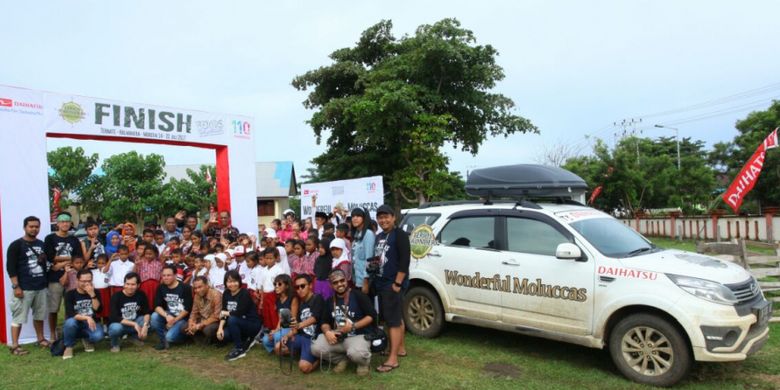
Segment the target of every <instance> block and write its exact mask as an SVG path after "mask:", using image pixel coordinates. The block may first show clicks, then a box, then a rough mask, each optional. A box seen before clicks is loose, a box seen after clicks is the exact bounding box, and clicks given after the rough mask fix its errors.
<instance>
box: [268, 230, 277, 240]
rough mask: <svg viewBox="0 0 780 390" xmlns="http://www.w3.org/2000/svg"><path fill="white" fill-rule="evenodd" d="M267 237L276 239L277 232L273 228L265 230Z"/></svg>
mask: <svg viewBox="0 0 780 390" xmlns="http://www.w3.org/2000/svg"><path fill="white" fill-rule="evenodd" d="M265 236H266V237H268V238H276V237H277V236H276V230H274V229H273V228H265Z"/></svg>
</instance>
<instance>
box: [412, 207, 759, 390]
mask: <svg viewBox="0 0 780 390" xmlns="http://www.w3.org/2000/svg"><path fill="white" fill-rule="evenodd" d="M401 225H402V227H403V228H404V229H405V230H406V231H407V232H410V233H412V237H411V240H410V241H411V243H412V251H413V254H414V253H416V257H419V258H418V259H412V263H411V266H410V281H411V284H410V289H409V291H408V292H407V294H406V296H405V300H404V309H403V312H404V320H405V323H406V327H407V328H408V329H409V330H410V331H411V332H412V333H414V334H417V335H420V336H424V337H435V336H437V335H438V334H439V333H440V332H441V330H442V327H443V326H444V323H445V322H457V323H464V324H471V325H476V326H483V327H489V328H495V329H501V330H506V331H511V332H517V333H522V334H527V335H532V336H539V337H545V338H549V339H554V340H560V341H565V342H570V343H574V344H578V345H584V346H588V347H592V348H599V349H601V348H605V347H607V348H609V351H610V355H611V356H612V359H613V361H614V363H615V365H616V366H617V368H618V369H619V370H620V371H621V372H622V373H623V374H624V375H625V376H627V377H628V378H630V379H632V380H634V381H637V382H641V383H646V384H652V385H657V386H670V385H673V384H675V383H676V382H678V381H679V380H681V379H682V378H683V377H684V376H685V375H686V374H687V372H688V370H689V369H690V367H691V366H692V364H693V361H694V360H696V361H717V362H726V361H737V360H744V359H745V358H746V357H747V356H748V355H750V354H752V353H754V352H756V351H757V350H758V349H759V348H761V346H762V345H763V344H764V343H765V342H766V340H767V338H768V334H769V328H768V319H769V318H770V317H771V310H772V308H771V304H770V303H769V302H768V301H767V300H766V299H765V298H764V296H763V294H762V292H761V291H760V289H759V288H758V283H757V282H756V280H755V279H754V278H753V277H752V276H751V275H750V274H749V273H748V272H747V271H745V270H744V269H743V268H741V267H739V266H737V265H735V264H733V263H730V262H726V261H721V260H718V259H715V258H712V257H708V256H704V255H699V254H696V253H690V252H684V251H679V250H664V249H660V248H657V247H655V246H654V245H653V244H652V243H651V242H650V241H648V240H647V239H645V238H644V237H642V236H641V235H639V234H638V233H637V232H635V231H634V230H633V229H630V228H628V227H626V226H625V225H624V224H622V223H621V222H620V221H618V220H616V219H615V218H613V217H611V216H609V215H607V214H605V213H602V212H600V211H598V210H595V209H592V208H589V207H585V206H583V205H581V204H578V203H576V202H573V201H570V200H564V199H561V198H558V199H557V201H555V202H552V203H533V202H529V201H519V202H514V201H513V202H495V203H491V202H470V201H463V202H451V203H444V204H432V205H427V206H423V207H420V208H417V209H412V210H409V211H408V212H407V213H406V215H405V217H404V219H403V221H402V223H401Z"/></svg>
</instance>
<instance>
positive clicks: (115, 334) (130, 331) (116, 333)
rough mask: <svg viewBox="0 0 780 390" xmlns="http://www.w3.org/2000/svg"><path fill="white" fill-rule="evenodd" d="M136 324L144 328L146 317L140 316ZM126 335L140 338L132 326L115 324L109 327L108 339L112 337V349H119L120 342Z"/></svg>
mask: <svg viewBox="0 0 780 390" xmlns="http://www.w3.org/2000/svg"><path fill="white" fill-rule="evenodd" d="M135 323H136V324H138V326H144V317H143V316H138V318H136V319H135ZM124 335H130V336H134V337H138V334H137V332H136V331H135V328H134V327H132V326H127V325H124V324H122V323H120V322H113V323H111V325H109V326H108V337H111V346H112V347H118V346H119V341H120V340H121V338H122V336H124Z"/></svg>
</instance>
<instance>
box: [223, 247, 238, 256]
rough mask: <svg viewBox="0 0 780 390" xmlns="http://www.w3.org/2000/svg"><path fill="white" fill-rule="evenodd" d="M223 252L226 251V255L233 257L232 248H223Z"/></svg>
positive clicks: (234, 251) (234, 252) (233, 250)
mask: <svg viewBox="0 0 780 390" xmlns="http://www.w3.org/2000/svg"><path fill="white" fill-rule="evenodd" d="M225 253H227V254H228V256H230V257H233V255H235V254H236V250H235V249H232V248H231V249H225Z"/></svg>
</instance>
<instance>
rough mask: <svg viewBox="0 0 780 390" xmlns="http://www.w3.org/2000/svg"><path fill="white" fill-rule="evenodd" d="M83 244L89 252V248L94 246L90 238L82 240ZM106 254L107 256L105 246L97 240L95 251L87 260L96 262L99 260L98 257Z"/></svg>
mask: <svg viewBox="0 0 780 390" xmlns="http://www.w3.org/2000/svg"><path fill="white" fill-rule="evenodd" d="M81 242H83V243H84V248H86V249H87V252H89V247H90V246H91V245H92V242H91V241H90V240H89V237H84V239H82V240H81ZM104 254H106V247H105V246H104V245H103V243H102V242H100V239H99V238H98V239H95V249H94V250H93V251H92V255H91V256H90V257H89V258H88V259H86V260H87V261H89V260H94V259H97V257H98V256H100V255H104ZM86 255H87V254H86V253H84V256H86Z"/></svg>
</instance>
